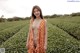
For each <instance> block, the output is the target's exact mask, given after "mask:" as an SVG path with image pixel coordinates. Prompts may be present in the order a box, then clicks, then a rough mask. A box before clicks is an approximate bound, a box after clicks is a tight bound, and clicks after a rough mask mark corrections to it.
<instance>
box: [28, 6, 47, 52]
mask: <svg viewBox="0 0 80 53" xmlns="http://www.w3.org/2000/svg"><path fill="white" fill-rule="evenodd" d="M26 47H27V49H28V53H46V50H47V21H46V19H44V18H43V15H42V11H41V8H40V7H39V6H37V5H35V6H33V9H32V16H31V19H30V27H29V32H28V37H27V42H26Z"/></svg>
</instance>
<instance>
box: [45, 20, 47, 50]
mask: <svg viewBox="0 0 80 53" xmlns="http://www.w3.org/2000/svg"><path fill="white" fill-rule="evenodd" d="M45 49H47V20H45Z"/></svg>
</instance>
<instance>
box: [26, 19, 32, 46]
mask: <svg viewBox="0 0 80 53" xmlns="http://www.w3.org/2000/svg"><path fill="white" fill-rule="evenodd" d="M31 21H32V20H30V23H29V30H28V36H27V40H26V47H28V41H29V33H30V28H31Z"/></svg>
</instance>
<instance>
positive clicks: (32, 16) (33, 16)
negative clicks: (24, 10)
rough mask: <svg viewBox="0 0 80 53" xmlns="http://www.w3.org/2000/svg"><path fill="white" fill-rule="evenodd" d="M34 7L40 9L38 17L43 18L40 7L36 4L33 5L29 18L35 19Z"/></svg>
mask: <svg viewBox="0 0 80 53" xmlns="http://www.w3.org/2000/svg"><path fill="white" fill-rule="evenodd" d="M34 9H38V10H39V11H40V17H41V19H43V15H42V11H41V8H40V7H39V6H37V5H35V6H33V9H32V15H31V18H33V19H36V16H35V15H34Z"/></svg>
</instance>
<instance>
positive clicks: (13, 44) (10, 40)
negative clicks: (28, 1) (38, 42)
mask: <svg viewBox="0 0 80 53" xmlns="http://www.w3.org/2000/svg"><path fill="white" fill-rule="evenodd" d="M46 20H47V28H48V45H47V46H48V47H47V53H80V17H79V16H75V17H58V18H50V19H46ZM28 31H29V20H24V21H13V22H6V23H0V48H5V49H6V53H27V48H26V40H27V35H28Z"/></svg>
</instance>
